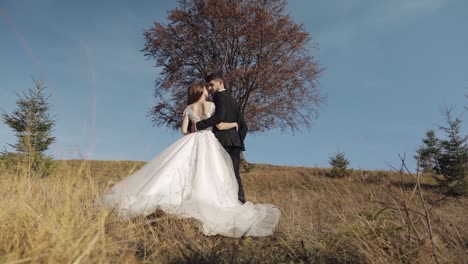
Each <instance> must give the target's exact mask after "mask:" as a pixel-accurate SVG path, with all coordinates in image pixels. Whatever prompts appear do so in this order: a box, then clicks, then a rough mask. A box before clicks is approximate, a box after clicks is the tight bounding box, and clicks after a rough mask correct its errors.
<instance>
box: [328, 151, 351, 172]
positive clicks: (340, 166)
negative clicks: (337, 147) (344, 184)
mask: <svg viewBox="0 0 468 264" xmlns="http://www.w3.org/2000/svg"><path fill="white" fill-rule="evenodd" d="M329 162H330V165H331V166H332V168H331V171H330V176H332V177H345V176H349V175H350V173H351V171H350V170H349V169H348V165H349V160H348V159H347V158H346V157H345V154H344V153H343V152H338V153H337V154H335V155H334V156H332V157H330V161H329Z"/></svg>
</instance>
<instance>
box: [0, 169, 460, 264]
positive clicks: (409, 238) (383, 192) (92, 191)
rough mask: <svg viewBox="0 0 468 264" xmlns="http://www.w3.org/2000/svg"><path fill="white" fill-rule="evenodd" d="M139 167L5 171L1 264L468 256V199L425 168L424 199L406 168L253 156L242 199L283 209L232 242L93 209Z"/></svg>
mask: <svg viewBox="0 0 468 264" xmlns="http://www.w3.org/2000/svg"><path fill="white" fill-rule="evenodd" d="M143 164H144V163H142V162H131V161H118V162H117V161H57V168H56V170H55V172H54V174H53V175H51V176H50V177H47V178H37V177H34V176H28V173H27V171H25V170H24V168H17V169H16V170H13V169H6V168H4V167H2V168H0V197H1V199H0V234H1V235H0V263H10V262H11V263H29V262H33V263H80V262H81V263H98V262H99V263H108V262H112V263H124V262H127V263H184V262H186V263H188V262H190V263H219V262H234V263H252V262H254V263H286V262H293V263H301V262H302V263H390V262H392V263H400V262H404V263H436V258H435V257H434V255H435V256H436V257H437V261H439V262H441V263H462V262H464V261H465V260H466V259H467V257H468V254H467V252H468V229H467V228H466V226H468V217H467V212H468V210H467V209H468V200H467V199H466V198H460V199H454V198H445V199H443V198H444V197H442V196H440V195H439V194H438V192H437V190H436V189H435V188H434V185H433V182H432V181H431V179H430V177H428V176H423V177H422V178H421V188H422V190H423V193H422V195H423V196H422V198H423V199H424V200H423V201H424V202H421V196H420V194H419V192H418V191H417V189H414V188H413V187H414V180H413V179H411V177H409V176H408V175H403V178H402V177H401V176H400V174H398V173H389V172H385V171H354V173H353V175H352V176H351V177H349V178H345V179H331V178H328V177H326V173H327V169H320V168H298V167H282V166H271V165H263V164H254V165H252V167H251V170H250V171H249V172H246V173H243V175H242V178H243V180H244V182H245V183H244V185H245V189H246V190H245V191H246V195H247V199H248V200H250V201H252V202H255V203H257V202H260V203H263V202H265V203H273V204H275V205H277V206H278V208H280V210H281V212H282V218H281V220H280V224H279V226H278V229H277V231H276V233H275V235H274V236H272V237H266V238H251V237H246V238H241V239H232V238H225V237H221V236H214V237H206V236H204V235H203V234H201V233H200V232H199V231H198V229H197V223H196V222H195V221H194V220H190V219H184V220H181V219H177V218H175V217H172V216H169V215H165V214H164V213H162V212H159V211H158V212H155V213H154V214H152V215H150V216H148V217H140V218H137V219H134V220H132V221H129V222H128V221H122V220H121V219H119V218H118V217H117V216H116V215H115V214H113V213H112V212H109V211H107V210H102V209H96V208H95V207H93V203H92V201H93V200H95V199H96V198H98V197H99V196H100V195H101V194H102V193H103V192H104V191H105V190H107V189H108V188H109V187H110V186H112V184H114V183H115V182H117V181H118V180H119V179H121V178H123V177H125V176H126V175H128V174H130V173H131V172H133V171H135V170H137V169H138V168H139V167H141V166H142V165H143ZM440 199H442V200H441V201H438V200H440ZM405 208H406V210H405ZM424 209H426V211H429V209H430V212H431V214H430V217H429V218H427V217H425V216H424V214H425V210H424ZM428 220H429V221H428ZM429 224H430V225H429ZM429 227H430V228H429Z"/></svg>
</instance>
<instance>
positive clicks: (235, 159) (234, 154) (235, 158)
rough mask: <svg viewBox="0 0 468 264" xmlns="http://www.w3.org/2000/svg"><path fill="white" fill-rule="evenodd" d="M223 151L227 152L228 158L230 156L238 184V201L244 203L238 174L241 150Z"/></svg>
mask: <svg viewBox="0 0 468 264" xmlns="http://www.w3.org/2000/svg"><path fill="white" fill-rule="evenodd" d="M224 149H225V150H226V151H227V153H229V156H231V159H232V165H233V166H234V174H235V175H236V179H237V182H238V183H239V192H238V199H239V201H241V202H242V203H245V195H244V188H243V187H242V181H241V178H240V173H239V165H240V153H241V148H239V147H224Z"/></svg>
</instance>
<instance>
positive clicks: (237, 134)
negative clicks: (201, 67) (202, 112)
mask: <svg viewBox="0 0 468 264" xmlns="http://www.w3.org/2000/svg"><path fill="white" fill-rule="evenodd" d="M213 102H214V104H215V107H216V108H215V113H214V114H213V116H211V117H210V118H208V119H205V120H202V121H200V122H197V125H196V126H197V130H203V129H206V128H208V127H213V133H214V135H215V136H216V138H217V139H218V141H219V142H220V143H221V145H223V147H239V148H241V149H242V151H245V145H244V140H245V137H246V136H247V124H246V123H245V119H244V116H243V115H242V114H241V113H240V107H239V104H238V103H237V101H236V100H235V99H234V98H233V97H232V96H230V95H229V94H228V93H227V91H226V90H224V91H220V92H216V93H215V94H213ZM221 122H229V123H231V122H237V123H238V124H239V131H237V130H236V129H235V128H231V129H228V130H219V129H217V128H216V125H217V124H219V123H221Z"/></svg>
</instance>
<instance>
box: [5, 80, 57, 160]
mask: <svg viewBox="0 0 468 264" xmlns="http://www.w3.org/2000/svg"><path fill="white" fill-rule="evenodd" d="M34 83H35V89H29V90H28V93H23V96H20V95H18V100H17V101H16V105H17V107H18V108H17V109H16V110H14V111H13V113H12V114H11V115H9V114H7V113H5V111H4V113H3V114H2V119H3V121H4V123H5V124H7V125H8V126H9V127H10V128H11V129H13V130H14V132H15V135H16V137H17V142H16V144H9V145H10V146H11V147H13V148H14V149H15V150H16V152H17V154H19V155H20V156H21V157H25V158H26V159H27V160H28V162H29V164H30V165H31V167H32V168H34V169H38V166H39V162H40V161H41V160H43V159H44V158H46V155H45V151H46V150H47V149H48V148H49V146H50V144H52V143H53V142H54V141H55V137H53V136H52V135H51V134H52V130H53V127H54V124H55V121H54V120H53V119H52V117H51V116H50V115H49V113H48V112H49V103H48V102H47V100H48V99H49V97H50V96H46V95H45V94H44V89H45V88H46V87H45V86H44V82H42V81H34ZM10 156H11V153H10Z"/></svg>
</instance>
